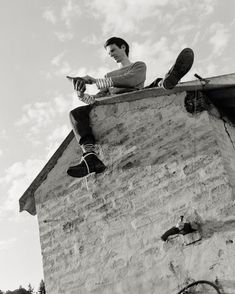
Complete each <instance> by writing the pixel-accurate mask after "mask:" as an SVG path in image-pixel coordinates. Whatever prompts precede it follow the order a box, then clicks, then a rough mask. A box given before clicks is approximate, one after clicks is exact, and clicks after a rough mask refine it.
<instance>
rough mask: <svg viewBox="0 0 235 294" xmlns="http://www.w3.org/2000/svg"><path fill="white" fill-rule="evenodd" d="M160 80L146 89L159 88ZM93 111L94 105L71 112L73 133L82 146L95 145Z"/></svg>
mask: <svg viewBox="0 0 235 294" xmlns="http://www.w3.org/2000/svg"><path fill="white" fill-rule="evenodd" d="M160 80H162V79H161V78H157V79H156V80H154V81H153V82H152V83H151V84H150V85H149V86H147V87H145V88H144V89H149V88H154V87H158V83H159V81H160ZM91 109H92V105H85V106H80V107H77V108H75V109H73V110H72V111H71V112H70V121H71V123H72V127H73V131H74V134H75V137H76V139H77V140H78V142H79V144H80V145H85V144H95V137H94V135H93V133H92V128H91V126H90V111H91Z"/></svg>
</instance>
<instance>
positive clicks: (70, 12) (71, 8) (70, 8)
mask: <svg viewBox="0 0 235 294" xmlns="http://www.w3.org/2000/svg"><path fill="white" fill-rule="evenodd" d="M65 2H66V4H65V5H64V6H63V7H62V9H61V19H62V20H63V21H64V23H65V25H66V26H67V27H68V28H70V27H71V21H72V19H73V18H74V17H78V16H80V15H81V9H80V6H79V5H78V4H77V2H76V1H74V0H66V1H65Z"/></svg>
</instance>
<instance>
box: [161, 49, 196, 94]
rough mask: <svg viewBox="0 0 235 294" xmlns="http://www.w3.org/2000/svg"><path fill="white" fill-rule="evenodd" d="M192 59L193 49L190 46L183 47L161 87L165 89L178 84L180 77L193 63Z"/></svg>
mask: <svg viewBox="0 0 235 294" xmlns="http://www.w3.org/2000/svg"><path fill="white" fill-rule="evenodd" d="M193 60H194V53H193V50H192V49H191V48H185V49H183V50H182V51H181V52H180V54H179V55H178V57H177V59H176V61H175V64H174V65H173V66H172V68H171V69H170V70H169V72H168V73H167V74H166V76H165V78H164V79H163V82H162V86H163V88H165V89H167V90H170V89H173V88H174V87H175V86H176V85H177V84H178V82H179V81H180V79H181V78H182V77H183V76H184V75H186V73H187V72H188V71H189V70H190V68H191V67H192V65H193Z"/></svg>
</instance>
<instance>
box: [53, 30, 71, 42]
mask: <svg viewBox="0 0 235 294" xmlns="http://www.w3.org/2000/svg"><path fill="white" fill-rule="evenodd" d="M55 35H56V37H57V38H58V40H59V41H61V42H66V41H70V40H72V39H73V37H74V34H73V33H72V32H55Z"/></svg>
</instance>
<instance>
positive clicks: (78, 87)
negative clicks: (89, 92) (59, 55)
mask: <svg viewBox="0 0 235 294" xmlns="http://www.w3.org/2000/svg"><path fill="white" fill-rule="evenodd" d="M67 78H68V79H69V80H70V81H72V82H73V88H74V90H75V91H79V92H82V93H84V92H85V91H86V83H85V80H83V78H80V77H70V76H67Z"/></svg>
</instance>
